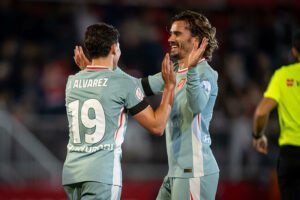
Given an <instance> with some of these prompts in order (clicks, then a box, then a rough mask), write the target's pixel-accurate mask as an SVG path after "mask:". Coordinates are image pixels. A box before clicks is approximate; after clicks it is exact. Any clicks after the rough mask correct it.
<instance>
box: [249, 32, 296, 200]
mask: <svg viewBox="0 0 300 200" xmlns="http://www.w3.org/2000/svg"><path fill="white" fill-rule="evenodd" d="M292 52H293V54H294V56H295V57H296V58H297V60H298V62H297V63H295V64H291V65H288V66H282V67H281V68H279V69H278V70H276V71H275V73H274V75H273V76H272V78H271V81H270V83H269V86H268V88H267V91H266V92H265V93H264V98H263V99H262V100H261V102H260V103H259V105H258V107H257V108H256V111H255V114H254V120H253V146H254V147H255V148H256V150H257V151H259V152H261V153H264V154H267V146H268V140H267V137H266V136H265V127H266V124H267V122H268V118H269V114H270V112H271V111H272V110H273V109H275V108H276V107H277V108H278V116H279V123H280V137H279V146H280V153H279V159H278V163H277V175H278V184H279V189H280V194H281V198H282V199H283V200H298V199H300V171H299V169H300V159H299V156H300V31H298V32H296V33H295V35H294V36H293V44H292Z"/></svg>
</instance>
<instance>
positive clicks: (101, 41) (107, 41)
mask: <svg viewBox="0 0 300 200" xmlns="http://www.w3.org/2000/svg"><path fill="white" fill-rule="evenodd" d="M119 37H120V34H119V32H118V30H117V29H115V28H114V27H113V26H111V25H108V24H105V23H99V24H93V25H90V26H89V27H87V29H86V31H85V36H84V45H85V48H86V49H87V50H88V53H89V55H90V57H91V58H92V59H93V58H98V57H106V56H107V55H108V54H109V52H110V49H111V45H112V44H116V43H118V41H119Z"/></svg>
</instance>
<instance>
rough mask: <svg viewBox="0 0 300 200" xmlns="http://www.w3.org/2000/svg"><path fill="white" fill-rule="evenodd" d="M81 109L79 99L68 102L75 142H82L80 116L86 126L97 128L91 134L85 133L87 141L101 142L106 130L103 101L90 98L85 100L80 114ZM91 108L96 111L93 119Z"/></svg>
mask: <svg viewBox="0 0 300 200" xmlns="http://www.w3.org/2000/svg"><path fill="white" fill-rule="evenodd" d="M79 109H80V108H79V100H76V101H73V102H71V103H69V104H68V112H71V116H72V133H73V142H74V143H77V144H79V143H81V139H80V131H79V130H80V129H79V118H80V120H81V122H82V124H83V126H84V127H85V128H87V129H92V128H95V130H94V132H92V133H91V134H88V133H84V141H85V143H89V144H95V143H97V142H99V141H100V140H101V139H102V138H103V136H104V132H105V115H104V110H103V107H102V105H101V103H100V102H99V101H98V100H97V99H88V100H86V101H84V102H83V105H82V107H81V113H80V116H79ZM90 109H93V111H94V113H95V118H94V119H91V118H90V117H89V110H90Z"/></svg>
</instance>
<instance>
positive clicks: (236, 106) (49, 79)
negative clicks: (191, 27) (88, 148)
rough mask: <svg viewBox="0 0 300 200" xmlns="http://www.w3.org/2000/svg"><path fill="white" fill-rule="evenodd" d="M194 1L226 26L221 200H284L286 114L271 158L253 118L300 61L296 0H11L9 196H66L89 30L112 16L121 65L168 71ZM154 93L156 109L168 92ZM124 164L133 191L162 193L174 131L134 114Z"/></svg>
mask: <svg viewBox="0 0 300 200" xmlns="http://www.w3.org/2000/svg"><path fill="white" fill-rule="evenodd" d="M184 9H191V10H194V11H198V12H201V13H203V14H204V15H206V16H207V17H208V19H209V20H210V22H211V23H212V24H213V25H214V26H215V27H216V29H217V38H218V41H219V49H218V50H216V51H215V53H214V54H213V59H212V61H211V62H210V64H211V66H212V67H213V68H214V69H215V70H217V71H218V73H219V80H218V85H219V94H218V98H217V102H216V105H215V109H214V116H213V120H212V122H211V125H210V131H211V137H212V150H213V152H214V154H215V157H216V160H217V162H218V164H219V167H220V183H219V188H218V192H217V197H216V198H217V199H220V200H221V199H272V200H273V199H278V189H277V186H276V176H275V171H274V170H275V168H276V162H277V160H276V159H277V154H278V145H277V139H278V135H279V131H280V129H279V125H278V121H277V113H276V112H275V111H274V112H272V114H271V116H270V122H269V124H268V128H267V135H268V138H269V148H268V155H267V156H263V155H261V154H259V153H257V152H256V151H255V149H254V148H253V147H252V138H251V132H252V117H253V113H254V110H255V107H256V106H257V104H258V102H259V100H260V99H261V98H262V95H263V92H264V91H265V89H266V87H267V84H268V82H269V80H270V77H271V75H272V74H273V72H274V71H275V70H276V69H277V68H279V67H281V66H282V65H287V64H290V63H293V62H296V60H295V58H293V56H292V53H291V35H292V33H293V31H295V30H296V29H297V28H298V27H299V23H300V12H299V9H300V2H299V1H296V0H294V1H292V0H290V1H280V0H265V1H258V0H257V1H251V0H213V1H204V0H201V1H195V0H186V1H181V0H175V1H172V0H159V1H158V0H153V1H146V0H116V1H108V0H107V1H79V0H77V1H67V0H65V1H58V0H57V1H55V0H47V1H43V0H40V1H29V0H28V1H9V0H4V1H3V0H2V1H0V27H1V28H0V199H66V196H65V195H64V192H63V190H62V187H61V185H60V184H61V166H62V163H63V161H64V159H65V155H66V144H67V140H68V123H67V119H66V113H65V105H64V104H65V102H64V97H65V96H64V90H65V84H66V80H67V77H68V75H70V74H74V73H76V72H78V71H79V69H78V68H77V67H76V65H75V63H74V61H73V49H74V47H75V45H82V39H83V35H84V31H85V28H86V27H87V26H88V25H90V24H93V23H96V22H100V21H101V22H106V23H109V24H112V25H114V26H115V27H117V28H118V30H119V31H120V34H121V41H120V45H121V50H122V56H121V59H120V62H119V66H120V67H121V68H122V69H123V70H124V71H126V72H127V73H129V74H131V75H133V76H135V77H144V76H147V75H151V74H154V73H157V72H159V70H160V63H161V61H162V58H163V56H164V54H165V53H166V52H168V51H169V44H168V42H167V39H168V37H169V33H168V29H169V28H170V19H171V17H172V16H173V15H174V14H176V13H178V12H180V11H183V10H184ZM150 101H151V103H152V105H153V106H154V107H155V106H157V105H158V103H159V102H160V96H158V97H152V98H150ZM122 165H123V178H124V187H123V192H122V195H123V196H122V199H155V197H156V194H157V192H158V189H159V187H160V184H161V182H162V180H163V177H164V176H165V175H166V173H167V167H168V166H167V155H166V149H165V139H164V136H163V137H155V136H152V135H151V134H149V133H148V132H147V131H146V130H144V129H143V128H142V127H141V126H139V125H138V124H137V123H136V122H135V121H134V120H133V119H132V118H130V119H129V123H128V129H127V135H126V138H125V143H124V144H123V159H122ZM41 188H44V190H43V189H41ZM137 191H138V192H137ZM139 193H143V194H144V195H143V196H139Z"/></svg>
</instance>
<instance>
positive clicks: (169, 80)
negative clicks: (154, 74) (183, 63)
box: [161, 53, 176, 88]
mask: <svg viewBox="0 0 300 200" xmlns="http://www.w3.org/2000/svg"><path fill="white" fill-rule="evenodd" d="M161 74H162V78H163V79H164V82H165V87H166V86H170V87H173V88H174V87H175V84H176V76H175V73H174V69H173V62H172V61H171V60H170V56H169V53H167V54H166V55H165V57H164V59H163V61H162V63H161Z"/></svg>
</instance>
